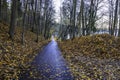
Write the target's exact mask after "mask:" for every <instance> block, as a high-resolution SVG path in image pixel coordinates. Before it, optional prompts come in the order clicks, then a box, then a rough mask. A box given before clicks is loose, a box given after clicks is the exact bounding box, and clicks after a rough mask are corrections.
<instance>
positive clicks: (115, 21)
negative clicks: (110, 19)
mask: <svg viewBox="0 0 120 80" xmlns="http://www.w3.org/2000/svg"><path fill="white" fill-rule="evenodd" d="M117 11H118V0H116V5H115V14H114V23H113V30H112V33H111V34H112V35H114V32H115V28H116V27H117Z"/></svg>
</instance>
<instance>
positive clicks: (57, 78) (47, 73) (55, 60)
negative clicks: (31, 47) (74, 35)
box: [33, 39, 73, 80]
mask: <svg viewBox="0 0 120 80" xmlns="http://www.w3.org/2000/svg"><path fill="white" fill-rule="evenodd" d="M33 64H34V65H35V66H36V68H37V70H38V71H39V73H40V75H42V78H41V80H50V79H51V80H73V77H72V75H71V73H70V70H69V68H68V66H67V64H66V61H65V59H64V58H63V56H62V55H61V52H60V50H59V48H58V44H57V42H56V41H55V40H54V39H53V40H52V41H51V42H50V43H49V44H48V45H47V46H45V47H44V49H43V50H42V51H41V53H39V54H38V55H37V56H36V57H35V59H34V61H33Z"/></svg>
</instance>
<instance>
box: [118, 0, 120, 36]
mask: <svg viewBox="0 0 120 80" xmlns="http://www.w3.org/2000/svg"><path fill="white" fill-rule="evenodd" d="M118 36H119V37H120V0H119V31H118Z"/></svg>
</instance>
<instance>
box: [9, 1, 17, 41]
mask: <svg viewBox="0 0 120 80" xmlns="http://www.w3.org/2000/svg"><path fill="white" fill-rule="evenodd" d="M17 3H18V1H17V0H12V12H11V22H10V28H9V35H10V38H11V39H12V40H13V39H14V33H15V26H16V18H17Z"/></svg>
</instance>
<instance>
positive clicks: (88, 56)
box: [59, 34, 120, 80]
mask: <svg viewBox="0 0 120 80" xmlns="http://www.w3.org/2000/svg"><path fill="white" fill-rule="evenodd" d="M59 46H60V48H61V51H62V53H63V56H64V58H65V59H66V60H67V62H68V64H69V65H70V69H71V72H72V73H73V75H74V77H75V79H76V80H120V38H118V37H114V36H111V35H109V34H100V35H92V36H83V37H80V38H76V39H74V40H66V41H63V42H60V43H59Z"/></svg>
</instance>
